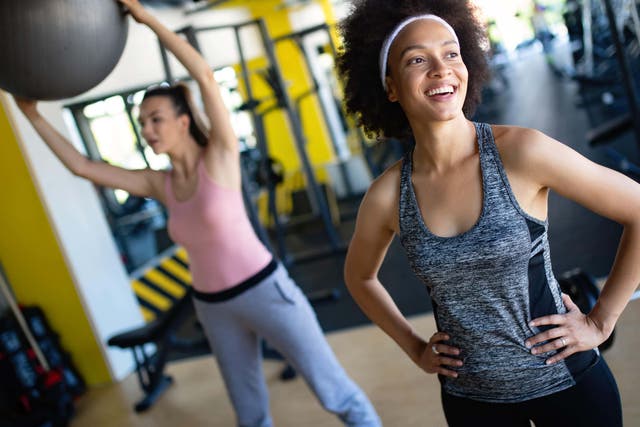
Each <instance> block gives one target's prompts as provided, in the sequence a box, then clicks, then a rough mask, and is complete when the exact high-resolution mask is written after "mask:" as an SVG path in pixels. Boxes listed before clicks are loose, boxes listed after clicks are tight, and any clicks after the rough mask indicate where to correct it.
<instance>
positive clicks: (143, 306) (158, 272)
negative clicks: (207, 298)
mask: <svg viewBox="0 0 640 427" xmlns="http://www.w3.org/2000/svg"><path fill="white" fill-rule="evenodd" d="M132 279H133V280H132V281H131V286H132V288H133V291H134V292H135V294H136V298H137V299H138V302H139V303H140V310H141V311H142V315H143V316H144V319H145V320H146V321H147V322H150V321H152V320H153V319H155V318H156V317H158V315H160V314H161V313H162V312H164V311H166V310H168V309H169V308H171V307H172V306H173V304H174V303H175V302H176V301H177V300H179V299H180V298H182V296H184V294H185V292H186V291H187V288H188V287H189V286H191V273H190V272H189V259H188V257H187V253H186V251H185V250H184V249H183V248H177V249H176V250H175V251H174V252H173V253H170V254H169V255H166V256H164V257H162V258H160V259H159V260H158V262H156V263H154V265H153V266H151V267H150V268H148V269H146V270H144V271H143V272H142V274H140V275H139V276H137V277H135V278H132Z"/></svg>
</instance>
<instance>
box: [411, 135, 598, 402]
mask: <svg viewBox="0 0 640 427" xmlns="http://www.w3.org/2000/svg"><path fill="white" fill-rule="evenodd" d="M475 127H476V132H477V143H478V148H479V153H480V167H481V170H482V188H483V204H482V212H481V214H480V217H479V218H478V221H477V222H476V224H475V225H474V226H473V227H472V228H471V229H469V230H468V231H466V232H464V233H462V234H459V235H457V236H453V237H440V236H437V235H435V234H433V233H431V232H430V231H429V229H428V228H427V226H426V224H425V223H424V220H423V218H422V215H421V213H420V209H419V207H418V204H417V201H416V196H415V193H414V188H413V184H412V180H411V173H412V170H413V167H412V154H413V153H412V152H409V153H408V154H407V155H406V156H405V158H404V161H403V164H402V175H401V183H400V206H399V208H400V240H401V242H402V245H403V246H404V248H405V250H406V252H407V256H408V258H409V262H410V264H411V267H412V269H413V271H414V273H415V274H416V275H417V276H418V277H419V278H420V279H421V280H422V281H423V282H424V283H425V284H426V285H427V287H428V289H429V294H430V296H431V300H432V305H433V309H434V315H435V319H436V324H437V327H438V330H439V331H443V332H446V333H448V334H449V336H450V337H451V340H450V344H451V345H453V346H456V347H458V348H460V350H461V354H460V358H461V359H462V360H463V362H464V365H463V366H462V367H460V368H457V369H456V370H457V372H458V378H455V379H454V378H448V377H444V376H441V377H440V381H441V382H442V386H443V387H444V390H445V391H446V392H447V393H449V394H452V395H455V396H461V397H467V398H470V399H476V400H482V401H487V402H519V401H524V400H528V399H532V398H536V397H540V396H544V395H547V394H551V393H555V392H558V391H560V390H563V389H566V388H568V387H570V386H572V385H574V384H575V381H576V379H577V378H578V377H579V376H580V375H581V374H583V373H584V372H585V371H586V370H587V369H588V368H589V367H591V366H593V365H594V364H595V363H596V362H597V360H598V357H599V355H598V353H597V351H596V350H590V351H586V352H582V353H576V354H575V355H572V356H570V357H569V358H567V359H566V360H565V361H563V362H560V363H556V364H554V365H546V364H545V360H546V359H547V358H549V357H550V356H551V355H552V353H547V354H544V355H533V354H531V352H530V350H529V349H527V347H526V346H525V345H524V342H525V340H526V339H527V338H530V337H531V336H533V335H535V334H537V333H539V332H541V331H542V330H543V329H542V328H532V327H530V326H529V321H530V320H531V319H534V318H536V317H540V316H543V315H547V314H553V313H564V312H566V310H565V307H564V304H563V303H562V299H561V291H560V287H559V285H558V282H557V281H556V279H555V278H554V276H553V272H552V269H551V260H550V256H549V244H548V241H547V222H546V221H540V220H538V219H536V218H533V217H531V216H530V215H527V214H526V213H525V212H524V211H523V210H522V209H521V208H520V206H519V204H518V202H517V201H516V199H515V197H514V195H513V192H512V191H511V187H510V185H509V182H508V180H507V176H506V174H505V171H504V168H503V166H502V162H501V160H500V156H499V153H498V150H497V148H496V145H495V142H494V140H493V133H492V130H491V127H490V126H489V125H488V124H479V123H476V124H475ZM425 191H428V189H426V190H425Z"/></svg>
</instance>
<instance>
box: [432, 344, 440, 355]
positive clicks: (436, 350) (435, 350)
mask: <svg viewBox="0 0 640 427" xmlns="http://www.w3.org/2000/svg"><path fill="white" fill-rule="evenodd" d="M431 351H433V354H440V352H439V351H438V349H437V348H436V345H435V344H433V345H432V346H431Z"/></svg>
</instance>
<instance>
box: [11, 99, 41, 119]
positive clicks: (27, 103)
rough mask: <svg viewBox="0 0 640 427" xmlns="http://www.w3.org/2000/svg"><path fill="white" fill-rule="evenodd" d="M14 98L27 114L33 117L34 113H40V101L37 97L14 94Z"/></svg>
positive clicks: (21, 109)
mask: <svg viewBox="0 0 640 427" xmlns="http://www.w3.org/2000/svg"><path fill="white" fill-rule="evenodd" d="M13 100H14V101H15V102H16V105H17V106H18V108H19V109H20V111H22V113H23V114H24V115H25V116H27V117H32V116H33V115H36V114H38V101H36V100H35V99H29V98H23V97H22V96H18V95H13Z"/></svg>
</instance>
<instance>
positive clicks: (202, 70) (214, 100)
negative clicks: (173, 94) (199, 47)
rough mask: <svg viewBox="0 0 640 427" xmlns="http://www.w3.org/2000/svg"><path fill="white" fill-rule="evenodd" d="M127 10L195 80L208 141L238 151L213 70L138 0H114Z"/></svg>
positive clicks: (216, 145) (214, 145) (196, 52)
mask: <svg viewBox="0 0 640 427" xmlns="http://www.w3.org/2000/svg"><path fill="white" fill-rule="evenodd" d="M118 1H119V2H120V3H122V4H123V5H124V6H126V8H127V9H128V10H129V13H130V14H131V16H132V17H133V18H134V19H135V20H136V21H137V22H140V23H141V24H144V25H146V26H147V27H149V28H150V29H151V30H152V31H153V32H154V33H155V34H156V35H157V36H158V38H159V39H160V42H161V43H162V44H163V45H164V46H165V47H166V48H167V49H168V50H169V51H170V52H171V53H173V54H174V55H175V57H176V58H178V60H179V61H180V62H181V63H182V65H184V67H185V68H186V69H187V71H188V72H189V75H190V76H191V77H192V78H193V79H194V80H195V81H196V82H197V84H198V87H199V88H200V94H201V96H202V102H203V104H204V109H205V113H206V115H207V118H208V119H209V123H210V125H211V126H210V130H209V142H210V144H212V145H213V147H216V148H218V147H219V148H225V149H229V150H232V151H234V152H237V151H238V142H237V138H236V135H235V133H234V131H233V128H232V126H231V120H230V118H229V112H228V110H227V108H226V106H225V104H224V101H223V99H222V96H221V95H220V90H219V88H218V84H217V83H216V80H215V79H214V77H213V71H212V70H211V67H210V66H209V64H207V62H206V61H205V60H204V58H203V57H202V55H200V53H198V51H196V50H195V49H194V48H193V46H191V45H190V44H189V43H188V42H187V41H186V40H184V39H183V38H182V37H180V36H178V35H177V34H176V33H174V32H173V31H171V30H169V29H168V28H167V27H165V26H164V25H163V24H162V23H161V22H160V21H158V19H156V18H155V17H154V16H153V15H152V14H151V13H150V12H149V11H148V10H146V9H145V8H144V7H143V6H142V5H141V4H140V2H139V1H138V0H118Z"/></svg>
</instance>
